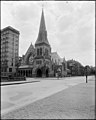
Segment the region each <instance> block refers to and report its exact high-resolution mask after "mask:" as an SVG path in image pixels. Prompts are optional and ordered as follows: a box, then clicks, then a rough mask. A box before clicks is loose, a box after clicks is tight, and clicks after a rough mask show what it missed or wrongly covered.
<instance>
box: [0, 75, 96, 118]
mask: <svg viewBox="0 0 96 120" xmlns="http://www.w3.org/2000/svg"><path fill="white" fill-rule="evenodd" d="M94 89H95V87H94V80H93V78H89V81H88V83H87V84H86V83H85V78H84V77H78V78H77V77H75V78H70V79H68V78H66V79H64V80H63V79H61V80H46V81H45V80H41V82H40V83H33V84H26V85H18V86H15V87H12V86H11V87H2V88H1V93H2V94H1V95H2V96H1V100H2V103H1V108H2V111H1V113H2V114H4V115H2V118H5V119H6V118H8V119H11V118H12V119H16V118H19V119H22V118H24V119H26V118H28V119H31V118H33V119H35V118H37V119H38V118H41V119H43V118H45V119H47V118H53V119H55V118H58V119H59V118H63V119H65V118H94V109H95V108H94V106H95V97H94V95H95V90H94ZM18 93H19V94H18ZM50 95H51V96H50ZM42 98H43V99H42ZM40 99H41V100H40ZM4 100H5V101H4ZM26 101H27V102H26ZM4 102H5V105H4ZM8 103H9V104H8ZM21 103H22V104H21ZM23 103H24V104H23ZM25 103H26V104H25ZM20 105H21V106H22V107H21V106H20ZM25 105H26V106H25ZM16 106H17V109H16ZM20 107H21V108H20ZM9 108H10V109H9ZM12 109H14V111H12ZM9 111H10V112H9ZM7 112H9V113H7ZM5 113H6V114H5Z"/></svg>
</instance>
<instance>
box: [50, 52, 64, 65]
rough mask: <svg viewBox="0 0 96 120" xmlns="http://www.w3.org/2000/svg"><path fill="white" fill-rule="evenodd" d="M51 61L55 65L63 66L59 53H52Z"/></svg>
mask: <svg viewBox="0 0 96 120" xmlns="http://www.w3.org/2000/svg"><path fill="white" fill-rule="evenodd" d="M51 60H52V61H53V62H54V63H55V62H56V63H57V64H59V65H61V64H62V58H61V57H60V56H59V55H58V53H57V52H52V53H51Z"/></svg>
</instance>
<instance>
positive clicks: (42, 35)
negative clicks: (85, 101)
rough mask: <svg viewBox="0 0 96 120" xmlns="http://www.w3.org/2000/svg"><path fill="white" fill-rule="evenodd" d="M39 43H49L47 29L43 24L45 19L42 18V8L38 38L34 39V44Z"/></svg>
mask: <svg viewBox="0 0 96 120" xmlns="http://www.w3.org/2000/svg"><path fill="white" fill-rule="evenodd" d="M41 43H45V44H47V45H49V42H48V39H47V30H46V26H45V19H44V11H43V9H42V14H41V21H40V28H39V34H38V38H37V40H36V43H35V45H39V44H41ZM49 46H50V45H49Z"/></svg>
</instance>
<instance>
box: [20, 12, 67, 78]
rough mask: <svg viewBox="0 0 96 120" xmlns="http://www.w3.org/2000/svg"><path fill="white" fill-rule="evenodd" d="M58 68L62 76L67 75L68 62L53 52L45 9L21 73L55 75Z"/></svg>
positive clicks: (25, 56)
mask: <svg viewBox="0 0 96 120" xmlns="http://www.w3.org/2000/svg"><path fill="white" fill-rule="evenodd" d="M58 68H59V69H60V70H61V74H62V76H66V75H67V64H66V60H65V59H61V58H60V57H59V55H58V54H57V52H53V53H52V52H51V46H50V44H49V42H48V38H47V30H46V26H45V19H44V11H43V10H42V15H41V21H40V28H39V34H38V37H37V40H36V42H35V47H34V46H33V45H32V43H31V45H30V47H29V48H28V50H27V52H26V54H25V55H24V56H23V57H22V61H21V66H20V67H19V70H18V72H19V75H20V76H27V77H53V76H55V75H56V72H57V70H58Z"/></svg>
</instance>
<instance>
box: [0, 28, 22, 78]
mask: <svg viewBox="0 0 96 120" xmlns="http://www.w3.org/2000/svg"><path fill="white" fill-rule="evenodd" d="M19 34H20V33H19V31H18V30H16V29H14V28H12V27H10V26H8V27H6V28H4V29H2V30H1V75H2V76H7V75H8V74H12V73H15V72H16V65H17V63H18V58H19Z"/></svg>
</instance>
